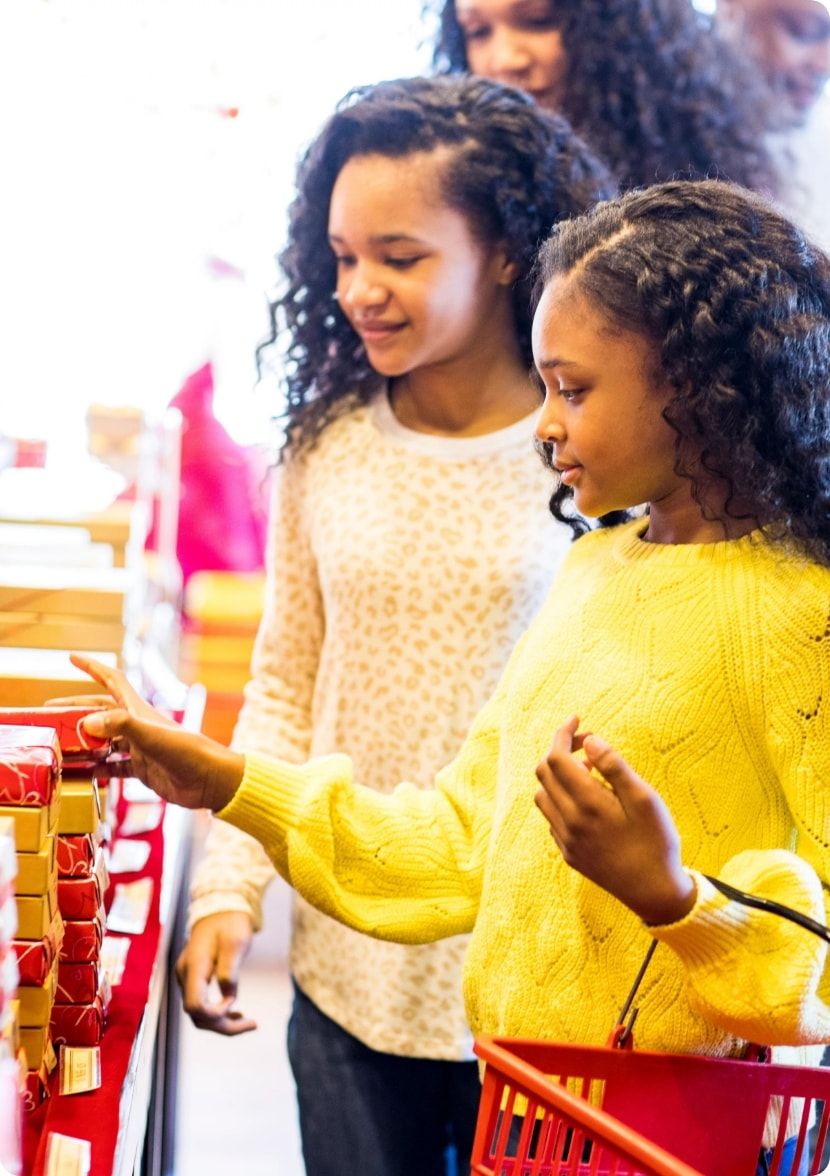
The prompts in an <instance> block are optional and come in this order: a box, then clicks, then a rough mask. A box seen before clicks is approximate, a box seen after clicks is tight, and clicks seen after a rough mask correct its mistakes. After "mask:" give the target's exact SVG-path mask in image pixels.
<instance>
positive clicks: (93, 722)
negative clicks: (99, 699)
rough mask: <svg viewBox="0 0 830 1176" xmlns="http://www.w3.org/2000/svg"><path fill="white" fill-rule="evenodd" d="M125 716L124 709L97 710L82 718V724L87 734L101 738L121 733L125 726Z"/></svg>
mask: <svg viewBox="0 0 830 1176" xmlns="http://www.w3.org/2000/svg"><path fill="white" fill-rule="evenodd" d="M125 718H126V715H125V713H124V711H115V710H112V711H96V712H95V713H94V714H91V715H87V716H86V718H84V719H82V720H81V726H82V727H83V729H84V731H86V733H87V735H94V736H96V737H97V738H98V739H101V738H102V737H106V736H107V735H119V734H120V733H121V731H122V730H123V728H124V720H125Z"/></svg>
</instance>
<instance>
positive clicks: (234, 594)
mask: <svg viewBox="0 0 830 1176" xmlns="http://www.w3.org/2000/svg"><path fill="white" fill-rule="evenodd" d="M264 587H265V578H264V575H263V574H262V573H261V572H246V573H242V572H196V573H195V574H194V575H193V576H191V577H190V579H189V580H188V582H187V588H186V590H185V600H184V631H183V633H182V637H181V644H180V653H179V675H180V677H181V678H182V679H183V680H184V681H185V682H191V683H192V682H199V683H201V685H202V686H204V687H205V690H206V692H207V697H206V700H205V713H204V717H203V720H202V731H203V732H204V733H205V734H206V735H209V736H210V737H211V738H212V739H218V740H219V742H220V743H229V742H230V738H231V734H232V733H233V728H234V724H235V723H236V718H237V715H238V714H239V708H240V706H241V705H242V690H243V687H244V686H245V684H246V682H247V681H248V679H249V678H250V676H251V669H250V667H251V654H252V652H253V645H254V638H255V637H256V633H257V628H258V626H259V621H260V617H261V615H262V607H263V593H264Z"/></svg>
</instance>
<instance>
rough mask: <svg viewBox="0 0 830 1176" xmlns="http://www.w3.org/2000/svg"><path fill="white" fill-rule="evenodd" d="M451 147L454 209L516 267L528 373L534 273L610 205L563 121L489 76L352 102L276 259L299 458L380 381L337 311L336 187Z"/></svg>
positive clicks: (603, 184)
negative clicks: (542, 249) (331, 219)
mask: <svg viewBox="0 0 830 1176" xmlns="http://www.w3.org/2000/svg"><path fill="white" fill-rule="evenodd" d="M445 147H449V148H451V149H452V151H451V154H450V156H449V159H448V160H447V162H442V173H441V183H442V191H443V196H444V199H445V200H446V203H447V205H448V206H450V207H451V208H454V209H456V210H458V211H460V212H461V213H462V214H463V215H464V216H465V217H466V218H467V219H468V223H469V224H470V226H471V229H472V231H473V232H474V233H475V234H476V236H477V237H478V239H480V240H481V241H482V242H484V243H485V244H487V243H492V244H494V245H495V244H497V243H500V244H502V245H504V246H505V248H506V250H507V253H508V255H509V258H510V260H511V261H513V262H514V263H515V264H516V265H517V269H518V278H517V280H516V281H515V283H514V284H513V287H512V298H513V306H514V313H515V322H516V333H517V338H518V341H519V344H520V347H521V350H522V353H523V355H524V356H525V358H526V360H527V363H528V367H530V365H531V363H532V355H531V348H530V327H531V309H530V300H531V292H532V272H533V265H534V262H535V258H536V254H537V252H538V249H539V246H540V245H541V243H542V241H544V240H545V238H546V237H547V236H548V234H549V233H550V231H551V229H552V227H553V226H554V224H555V223H556V222H557V221H559V220H560V219H562V218H563V217H568V216H571V215H574V214H576V213H580V212H584V211H585V209H586V208H588V207H589V206H590V205H591V204H592V203H594V201H596V200H598V199H604V198H607V197H608V196H611V195H613V194H614V192H615V190H616V189H615V186H614V184H613V182H612V180H611V179H610V176H609V173H608V171H607V169H606V168H605V167H604V165H602V164H600V163H599V161H598V160H597V159H596V157H595V156H594V155H593V154H592V152H591V151H590V150H589V149H588V148H587V147H586V146H585V144H584V143H583V142H582V141H581V140H580V139H579V138H578V137H577V136H576V135H575V134H574V133H573V131H572V130H571V128H570V127H569V126H568V124H567V123H566V122H565V121H564V119H562V118H560V117H557V116H555V115H551V114H547V113H545V112H544V111H541V110H539V109H538V107H536V106H535V104H534V103H533V101H532V100H531V99H529V98H528V97H527V96H526V95H524V94H522V93H521V92H519V91H518V90H512V89H510V88H509V87H506V86H500V85H497V84H495V83H493V82H488V81H485V80H484V79H483V78H472V77H454V78H450V77H446V78H407V79H403V80H398V81H389V82H381V83H379V84H377V85H372V86H362V87H358V88H357V89H354V90H352V91H350V92H349V93H348V94H347V95H346V97H345V98H343V100H342V101H341V102H340V103H339V105H338V107H337V110H336V112H335V114H334V115H333V116H332V118H331V119H330V120H329V121H328V123H327V124H326V125H325V126H324V128H323V130H322V132H321V133H320V135H319V136H318V138H317V139H316V141H315V142H314V143H313V144H312V145H311V147H310V148H309V149H308V151H307V152H306V154H305V156H304V158H303V159H302V160H301V162H300V165H299V169H298V176H297V194H296V198H295V199H294V201H293V203H292V205H291V208H290V210H289V227H288V243H287V245H286V247H285V249H284V251H283V252H282V254H281V255H280V258H279V261H280V265H281V269H282V273H283V276H284V286H283V289H282V291H281V292H280V293H279V295H278V296H277V297H275V298H274V299H273V301H272V302H271V303H270V320H271V334H270V337H269V338H268V339H266V340H265V342H264V343H263V344H262V345H261V346H260V348H259V351H258V358H259V361H260V368H262V362H263V359H264V357H265V355H266V354H267V353H268V352H269V350H270V348H271V347H272V345H274V344H278V345H279V346H278V347H277V348H276V350H277V352H279V351H280V350H281V352H282V354H281V356H280V364H279V368H280V371H281V375H282V379H283V381H284V385H285V392H286V402H287V410H286V414H285V434H286V443H285V446H284V450H285V448H290V449H295V448H297V449H299V448H303V447H305V446H307V445H308V444H310V443H313V441H314V440H315V439H316V437H317V436H318V435H319V433H320V432H321V430H322V429H323V428H325V427H326V425H328V424H329V423H330V422H331V421H332V420H334V419H335V418H336V417H338V416H340V415H342V414H343V413H344V412H346V411H348V410H349V409H350V408H352V407H354V406H356V405H357V404H360V403H365V402H366V401H368V400H369V399H371V397H372V396H374V395H375V394H376V392H377V391H378V390H379V389H380V388H381V387H382V386H383V382H384V378H383V377H382V376H380V375H378V373H377V372H375V371H374V369H373V368H372V367H371V365H370V364H369V361H368V359H367V356H366V351H365V349H364V346H363V343H362V341H361V340H360V338H359V337H358V335H357V334H356V333H355V331H354V330H353V328H352V327H351V325H350V324H349V322H348V320H347V318H346V316H345V315H344V314H343V312H342V311H341V310H340V308H339V306H338V305H337V303H336V301H335V300H334V292H335V287H336V282H337V272H336V265H335V257H334V254H333V252H332V250H331V247H330V245H329V242H328V216H329V203H330V199H331V193H332V189H333V187H334V184H335V181H336V179H337V176H338V174H339V172H340V170H341V169H342V167H343V166H344V164H345V163H346V162H347V161H348V160H349V159H351V158H352V157H354V156H358V155H368V154H379V155H383V156H386V157H389V158H402V157H404V156H407V155H410V154H412V153H413V152H429V151H433V150H435V149H437V148H445Z"/></svg>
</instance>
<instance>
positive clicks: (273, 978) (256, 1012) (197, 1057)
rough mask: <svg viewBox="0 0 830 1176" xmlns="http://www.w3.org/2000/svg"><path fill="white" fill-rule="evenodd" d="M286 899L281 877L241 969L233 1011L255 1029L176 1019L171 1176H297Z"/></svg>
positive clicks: (270, 893) (299, 1171)
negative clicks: (213, 1028)
mask: <svg viewBox="0 0 830 1176" xmlns="http://www.w3.org/2000/svg"><path fill="white" fill-rule="evenodd" d="M288 896H289V891H288V887H287V886H285V884H284V883H282V882H280V881H279V880H277V881H276V882H275V883H274V884H273V885H272V886H271V888H270V889H269V891H268V894H267V895H266V902H265V930H264V931H263V932H262V934H260V935H258V936H257V937H256V939H255V941H254V946H253V948H252V950H251V954H250V955H249V957H248V959H247V960H246V962H245V965H244V967H243V973H242V978H241V982H240V988H239V991H240V1000H239V1007H240V1009H241V1010H242V1011H243V1012H244V1013H245V1015H246V1016H251V1017H253V1018H254V1020H256V1021H257V1022H258V1026H259V1027H258V1029H257V1030H256V1031H255V1032H252V1033H245V1034H242V1035H241V1036H239V1037H234V1038H225V1037H219V1036H218V1035H217V1034H215V1033H207V1032H204V1031H203V1030H199V1029H196V1028H195V1027H194V1026H193V1025H192V1024H191V1022H190V1021H189V1020H188V1018H187V1017H183V1019H182V1020H183V1026H182V1033H181V1040H180V1069H179V1111H178V1134H177V1147H176V1176H220V1174H221V1176H226V1174H227V1173H229V1172H234V1173H236V1172H244V1173H245V1176H303V1165H302V1161H301V1159H300V1144H299V1130H298V1127H297V1118H296V1102H295V1095H294V1083H293V1079H292V1077H291V1071H290V1069H289V1065H288V1058H287V1056H286V1052H285V1027H286V1024H287V1021H288V1015H289V1011H290V1007H291V982H290V979H289V975H288V969H287V966H286V962H285V953H286V948H287V921H288V905H289V897H288Z"/></svg>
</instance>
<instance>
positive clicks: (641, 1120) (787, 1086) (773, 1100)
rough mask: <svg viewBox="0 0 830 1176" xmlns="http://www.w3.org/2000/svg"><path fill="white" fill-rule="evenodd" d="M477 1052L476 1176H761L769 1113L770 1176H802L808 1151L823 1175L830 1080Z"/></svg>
mask: <svg viewBox="0 0 830 1176" xmlns="http://www.w3.org/2000/svg"><path fill="white" fill-rule="evenodd" d="M475 1050H476V1053H477V1054H478V1055H479V1057H481V1058H482V1059H483V1060H484V1062H485V1063H486V1065H485V1071H484V1083H483V1087H482V1096H481V1105H480V1109H479V1116H478V1125H477V1129H476V1136H475V1143H474V1145H473V1157H472V1168H471V1171H472V1173H473V1174H474V1176H566V1174H568V1176H595V1174H597V1176H599V1174H600V1173H601V1174H603V1176H605V1174H607V1176H668V1174H669V1173H671V1174H672V1176H755V1172H756V1169H757V1165H758V1157H759V1153H760V1151H761V1146H762V1141H763V1137H764V1127H765V1124H766V1122H767V1116H768V1113H769V1111H770V1109H771V1107H772V1109H773V1110H774V1111H775V1112H776V1119H773V1121H780V1127H779V1130H778V1137H777V1139H776V1140H775V1141H774V1144H771V1145H770V1146H771V1147H772V1155H771V1158H770V1159H769V1161H768V1168H769V1173H770V1176H779V1174H781V1176H783V1172H784V1171H786V1172H790V1171H791V1172H793V1173H795V1172H797V1171H798V1166H799V1162H800V1161H801V1158H802V1156H803V1155H804V1154H805V1152H807V1149H808V1147H809V1151H810V1152H811V1153H812V1154H813V1159H812V1161H811V1163H810V1167H809V1171H810V1173H811V1174H815V1173H818V1172H819V1171H820V1164H821V1155H822V1152H823V1150H824V1144H825V1140H826V1137H827V1133H828V1121H830V1070H827V1069H823V1068H822V1069H818V1068H815V1067H807V1066H779V1065H770V1064H767V1063H764V1062H751V1061H742V1060H730V1059H721V1058H705V1057H699V1056H695V1055H678V1054H660V1053H649V1052H646V1051H638V1050H631V1049H620V1048H607V1047H606V1048H596V1047H589V1046H580V1045H556V1044H553V1043H549V1042H540V1041H521V1040H516V1039H510V1038H504V1037H481V1038H480V1039H479V1040H478V1041H477V1042H476V1046H475ZM793 1117H795V1119H796V1120H797V1123H798V1126H797V1129H796V1131H797V1140H796V1143H795V1144H794V1145H793V1144H790V1145H789V1146H790V1148H792V1147H793V1146H794V1147H795V1152H794V1154H792V1155H791V1158H790V1159H788V1161H787V1163H786V1166H785V1167H784V1168H782V1158H783V1151H784V1145H785V1142H786V1137H787V1135H788V1134H790V1135H792V1129H791V1130H789V1131H788V1122H789V1121H790V1120H792V1118H793ZM811 1123H815V1129H814V1133H813V1134H814V1143H813V1144H812V1145H810V1144H809V1143H808V1133H809V1132H810V1126H811ZM790 1126H791V1124H790Z"/></svg>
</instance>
